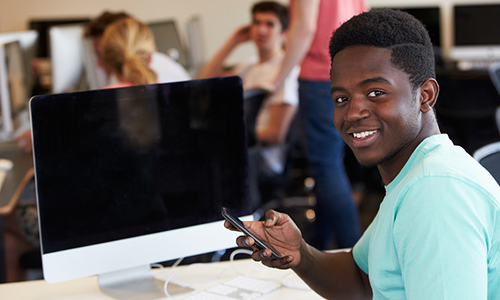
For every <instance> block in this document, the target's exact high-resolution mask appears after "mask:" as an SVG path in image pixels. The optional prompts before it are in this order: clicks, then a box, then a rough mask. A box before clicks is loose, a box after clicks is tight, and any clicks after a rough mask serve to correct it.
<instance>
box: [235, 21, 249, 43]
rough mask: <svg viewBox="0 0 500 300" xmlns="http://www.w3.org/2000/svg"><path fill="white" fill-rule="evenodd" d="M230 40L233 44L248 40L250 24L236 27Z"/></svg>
mask: <svg viewBox="0 0 500 300" xmlns="http://www.w3.org/2000/svg"><path fill="white" fill-rule="evenodd" d="M232 40H233V42H234V43H235V45H238V44H240V43H244V42H247V41H249V40H250V25H246V26H243V27H240V28H238V29H237V30H236V31H235V32H234V33H233V36H232Z"/></svg>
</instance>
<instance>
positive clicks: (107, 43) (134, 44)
mask: <svg viewBox="0 0 500 300" xmlns="http://www.w3.org/2000/svg"><path fill="white" fill-rule="evenodd" d="M99 47H100V48H99V49H98V51H99V53H100V54H99V56H100V60H101V64H102V66H103V67H104V69H105V70H106V72H107V73H108V74H109V75H110V76H113V77H115V78H116V80H117V81H118V83H114V84H110V85H108V86H106V87H105V88H114V87H124V86H132V85H141V84H154V83H157V82H158V80H157V75H156V73H155V72H154V71H153V70H152V69H151V68H150V66H149V63H150V61H151V57H152V55H153V53H154V52H155V51H156V45H155V40H154V36H153V32H152V31H151V29H150V28H149V27H148V26H147V25H146V24H144V23H142V22H140V21H138V20H135V19H133V18H130V17H129V18H123V19H120V20H118V21H115V22H113V23H112V24H111V25H109V26H107V27H106V30H105V31H104V33H103V35H102V38H101V41H100V43H99Z"/></svg>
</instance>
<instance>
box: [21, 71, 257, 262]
mask: <svg viewBox="0 0 500 300" xmlns="http://www.w3.org/2000/svg"><path fill="white" fill-rule="evenodd" d="M242 97H243V92H242V87H241V79H240V78H239V77H228V78H214V79H206V80H193V81H186V82H177V83H167V84H158V85H146V86H137V87H128V88H120V89H107V90H95V91H86V92H78V93H69V94H55V95H45V96H38V97H35V98H33V99H32V101H31V103H30V107H31V117H32V130H33V149H34V160H35V170H36V173H35V175H36V184H37V192H38V195H37V196H38V205H39V210H40V216H41V218H40V222H41V223H40V224H41V226H40V227H41V235H42V236H43V239H42V241H43V249H44V253H49V252H53V251H58V250H63V249H70V248H75V247H80V246H86V245H92V244H96V243H101V242H106V241H112V240H118V239H123V238H128V237H134V236H139V235H144V234H149V233H156V232H161V231H165V230H171V229H176V228H181V227H186V226H192V225H197V224H202V223H207V222H213V221H218V220H222V217H221V215H220V209H221V207H222V206H227V207H231V208H232V210H234V211H235V213H237V214H238V215H249V214H251V205H250V200H249V197H248V182H247V176H248V175H247V172H248V168H247V152H246V135H245V128H244V127H245V125H244V118H243V98H242Z"/></svg>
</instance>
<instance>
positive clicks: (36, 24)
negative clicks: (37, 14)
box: [29, 17, 90, 57]
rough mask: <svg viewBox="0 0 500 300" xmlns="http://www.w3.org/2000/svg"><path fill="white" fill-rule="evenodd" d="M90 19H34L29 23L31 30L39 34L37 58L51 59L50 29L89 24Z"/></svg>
mask: <svg viewBox="0 0 500 300" xmlns="http://www.w3.org/2000/svg"><path fill="white" fill-rule="evenodd" d="M89 21H90V18H86V17H78V18H64V19H33V20H30V22H29V27H30V29H31V30H35V31H36V32H38V36H39V46H38V49H37V54H36V56H37V57H50V36H49V29H50V28H51V27H52V26H60V25H67V24H75V23H85V22H89Z"/></svg>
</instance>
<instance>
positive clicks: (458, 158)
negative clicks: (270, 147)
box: [225, 9, 500, 299]
mask: <svg viewBox="0 0 500 300" xmlns="http://www.w3.org/2000/svg"><path fill="white" fill-rule="evenodd" d="M330 55H331V58H332V72H331V74H332V75H331V78H332V88H331V91H332V97H333V102H334V103H335V114H334V123H335V126H336V128H337V129H338V131H339V132H340V134H341V136H342V138H343V139H344V141H345V142H346V143H347V144H348V146H349V147H350V148H351V149H352V150H353V152H354V155H355V156H356V158H357V159H358V161H359V162H360V163H361V164H362V165H364V166H375V165H376V166H377V167H378V169H379V172H380V174H381V176H382V179H383V181H384V183H385V189H386V196H385V198H384V200H383V202H382V204H381V206H380V209H379V212H378V213H377V216H376V217H375V219H374V220H373V222H372V224H371V225H370V226H369V228H368V229H367V230H366V232H365V233H364V234H363V236H362V237H361V239H360V240H359V241H358V242H357V243H356V245H355V246H354V248H353V249H352V251H351V252H341V253H327V252H321V251H319V250H317V249H315V248H313V247H312V246H310V245H308V244H307V243H306V242H305V241H304V240H303V239H302V238H301V234H300V231H299V230H298V229H297V227H296V226H295V224H293V222H292V221H291V219H290V218H289V217H288V216H287V215H285V214H280V213H277V212H275V211H268V212H267V214H266V220H265V222H245V226H246V227H247V228H248V229H249V230H250V231H253V232H254V233H255V234H256V235H257V236H259V237H262V238H263V239H265V242H267V243H269V244H270V245H272V246H273V247H274V248H275V250H276V251H278V252H279V254H281V256H283V259H282V260H275V259H271V256H270V254H271V253H270V251H268V250H260V249H256V251H255V252H254V253H253V256H252V257H253V258H254V259H255V260H262V262H263V263H264V264H265V265H267V266H272V267H277V268H292V269H293V270H294V271H295V272H296V273H297V274H298V275H299V276H300V277H301V278H302V279H304V280H305V282H306V283H307V284H308V285H309V286H311V287H312V288H313V289H314V290H316V291H317V292H318V293H319V294H321V295H322V296H324V297H326V298H328V299H334V298H335V299H339V298H342V299H372V297H373V299H496V298H498V295H499V294H500V285H498V282H500V255H499V253H500V251H499V250H500V234H499V233H500V223H499V222H498V218H499V217H500V187H499V186H498V184H497V183H496V181H495V179H494V178H493V177H492V176H491V175H490V174H489V173H488V171H486V170H485V169H484V168H483V167H482V166H481V165H480V164H479V163H478V162H476V161H475V160H474V159H473V158H472V157H471V156H470V155H469V154H467V152H465V151H464V150H463V149H462V148H461V147H459V146H454V145H453V143H452V141H451V140H450V139H449V138H448V136H447V135H444V134H440V130H439V127H438V124H437V121H436V115H435V113H434V111H433V107H434V105H435V103H436V100H437V97H438V93H439V85H438V83H437V81H436V79H435V71H434V69H435V63H434V53H433V48H432V43H431V41H430V38H429V35H428V33H427V31H426V29H425V28H424V26H423V25H422V24H421V23H420V22H419V21H418V20H417V19H415V18H414V17H412V16H411V15H409V14H407V13H404V12H401V11H394V10H389V9H382V10H372V11H370V12H367V13H364V14H361V15H359V16H356V17H353V18H352V19H350V20H349V21H348V22H346V23H344V24H343V25H342V26H341V27H340V28H339V29H338V30H337V31H336V32H335V33H334V35H333V37H332V39H331V42H330ZM225 226H226V227H230V226H229V224H228V223H225ZM237 243H238V245H240V246H254V245H253V240H252V239H251V238H248V237H239V238H238V239H237Z"/></svg>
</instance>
